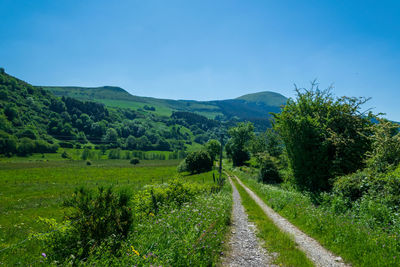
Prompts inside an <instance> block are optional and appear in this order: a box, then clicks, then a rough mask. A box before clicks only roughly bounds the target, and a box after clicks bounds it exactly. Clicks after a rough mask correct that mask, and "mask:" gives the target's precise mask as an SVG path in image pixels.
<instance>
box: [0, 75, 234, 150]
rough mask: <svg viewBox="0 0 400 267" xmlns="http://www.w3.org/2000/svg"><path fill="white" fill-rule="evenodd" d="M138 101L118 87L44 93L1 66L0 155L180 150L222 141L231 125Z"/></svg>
mask: <svg viewBox="0 0 400 267" xmlns="http://www.w3.org/2000/svg"><path fill="white" fill-rule="evenodd" d="M51 88H52V89H51ZM52 91H55V93H56V95H57V96H61V97H57V96H55V95H54V94H52V93H51V92H52ZM71 96H73V97H71ZM91 97H92V98H91ZM101 97H103V100H104V101H127V105H129V106H131V105H132V103H133V104H134V103H136V104H140V105H143V104H145V105H144V106H141V108H138V109H133V108H124V107H120V106H117V107H113V106H112V105H111V106H110V105H104V104H102V103H99V102H101V101H97V99H100V98H101ZM110 98H111V99H110ZM114 98H123V99H128V100H118V99H114ZM137 98H138V97H135V96H131V95H130V94H128V93H126V91H124V90H123V89H121V88H117V87H99V88H90V89H82V88H78V87H62V88H61V87H46V89H44V88H43V87H39V86H32V85H30V84H29V83H26V82H24V81H21V80H19V79H17V78H15V77H13V76H11V75H8V74H7V73H5V72H4V69H1V68H0V154H3V155H7V156H12V155H14V154H18V155H21V156H25V155H29V154H32V153H47V152H56V151H57V150H58V148H59V147H60V146H61V147H64V148H72V147H75V148H80V147H85V146H89V147H93V146H95V147H98V148H101V147H104V146H105V147H106V148H108V149H114V148H115V149H117V148H120V149H128V150H141V151H148V150H163V151H182V150H187V149H190V148H192V147H198V146H200V144H203V143H205V142H207V141H208V140H209V139H211V138H218V137H217V131H218V130H220V129H221V128H224V127H225V128H226V127H227V126H224V125H223V124H222V123H221V122H218V121H215V120H211V119H208V118H206V117H204V116H202V115H197V114H193V113H190V112H174V113H171V116H159V115H158V114H157V113H155V112H156V109H155V107H154V106H152V105H151V104H154V105H155V104H158V103H161V104H160V106H161V105H164V107H167V105H168V103H169V100H165V101H164V100H157V99H155V100H154V101H153V102H151V101H146V102H138V101H136V102H135V100H134V99H136V100H137ZM91 99H94V100H96V101H91ZM142 99H144V100H146V99H149V98H139V100H142ZM172 102H173V103H177V102H175V101H172ZM115 103H117V104H118V103H120V102H115ZM178 103H179V102H178ZM181 105H183V104H181ZM159 108H160V107H159V106H157V109H159ZM194 115H196V116H194Z"/></svg>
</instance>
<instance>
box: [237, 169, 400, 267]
mask: <svg viewBox="0 0 400 267" xmlns="http://www.w3.org/2000/svg"><path fill="white" fill-rule="evenodd" d="M234 173H235V174H236V175H237V176H238V177H240V179H241V180H242V182H243V183H244V184H245V185H246V186H248V187H249V188H250V189H252V190H253V191H254V192H255V193H256V194H257V195H258V196H259V197H260V198H261V199H262V200H264V202H265V203H266V204H267V205H268V206H270V207H271V208H273V209H274V210H275V211H276V212H278V213H279V214H281V215H282V216H283V217H285V218H286V219H288V220H289V221H290V222H291V223H293V224H294V225H296V226H297V227H299V228H300V229H301V230H302V231H303V232H305V233H306V234H308V235H310V236H311V237H313V238H315V239H316V240H318V241H319V242H320V243H321V244H322V245H323V246H324V247H326V248H327V249H329V250H331V251H332V252H334V253H335V254H337V255H340V256H341V257H343V259H344V260H346V261H348V262H351V263H352V265H353V266H399V265H400V249H399V248H400V231H399V230H400V229H399V225H398V224H396V226H394V225H390V224H389V225H373V224H371V223H370V222H371V220H374V218H376V216H377V215H378V214H379V213H381V212H383V210H380V208H379V207H377V206H374V203H373V202H369V203H368V204H369V207H365V206H364V207H360V209H359V210H357V209H354V210H348V211H347V212H346V213H342V212H339V211H338V210H336V206H335V205H330V204H329V202H328V201H327V202H325V203H322V204H320V205H315V204H314V202H313V201H314V200H313V197H312V196H310V195H306V194H302V193H301V192H298V191H296V190H294V189H288V188H287V187H285V186H283V187H282V186H278V185H267V184H260V183H259V182H258V171H255V170H253V171H251V169H250V168H242V171H241V170H240V169H239V168H236V169H235V170H234ZM327 198H328V197H327ZM365 204H367V203H365ZM387 215H388V214H387ZM367 218H368V219H369V220H368V219H367Z"/></svg>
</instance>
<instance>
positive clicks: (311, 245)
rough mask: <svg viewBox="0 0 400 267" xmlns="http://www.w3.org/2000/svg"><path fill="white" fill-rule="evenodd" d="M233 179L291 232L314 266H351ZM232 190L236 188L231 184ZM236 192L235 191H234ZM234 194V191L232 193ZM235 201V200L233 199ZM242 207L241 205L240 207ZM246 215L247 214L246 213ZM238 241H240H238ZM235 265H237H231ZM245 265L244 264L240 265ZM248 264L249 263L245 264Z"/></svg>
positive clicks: (277, 223) (278, 222)
mask: <svg viewBox="0 0 400 267" xmlns="http://www.w3.org/2000/svg"><path fill="white" fill-rule="evenodd" d="M234 177H235V179H236V180H237V181H238V182H239V184H240V185H241V186H243V188H244V189H245V190H246V191H247V193H248V194H249V195H250V196H251V198H253V199H254V201H255V202H256V203H257V204H258V205H259V206H260V207H261V208H262V209H263V211H264V213H265V214H266V215H267V216H268V217H269V218H270V219H271V220H272V221H273V222H274V223H275V225H277V226H278V227H279V228H280V229H281V230H282V231H284V232H287V233H289V234H291V235H292V236H293V237H294V240H295V242H296V243H297V245H298V246H299V249H301V250H302V251H304V252H305V253H306V255H307V257H308V258H309V259H310V260H312V261H313V262H314V264H315V265H316V266H323V267H325V266H327V267H328V266H329V267H331V266H332V267H337V266H338V267H342V266H351V265H348V264H345V263H344V262H343V260H342V258H340V257H338V256H335V255H334V254H333V253H332V252H330V251H328V250H326V249H325V248H324V247H322V246H321V245H320V244H319V243H318V242H317V241H316V240H315V239H313V238H311V237H309V236H307V235H306V234H304V233H303V232H302V231H300V230H299V229H298V228H296V227H295V226H294V225H292V224H291V223H290V222H289V221H287V220H286V219H285V218H283V217H282V216H280V215H279V214H278V213H276V212H275V211H274V210H272V209H271V208H270V207H268V206H267V205H266V204H265V203H264V201H263V200H261V199H260V198H259V197H258V196H257V195H256V194H255V193H254V192H253V191H251V190H250V189H249V188H247V187H246V186H245V185H244V184H243V183H242V182H241V181H240V179H239V178H237V177H236V176H234ZM233 188H234V192H235V190H236V188H235V187H234V186H233ZM236 193H237V191H236ZM234 195H235V193H234ZM234 203H235V201H234ZM242 209H243V207H242ZM246 217H247V215H246ZM238 242H240V241H238ZM232 266H237V265H232ZM240 266H246V265H240ZM247 266H249V265H247ZM258 266H265V265H258Z"/></svg>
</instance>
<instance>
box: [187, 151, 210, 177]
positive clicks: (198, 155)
mask: <svg viewBox="0 0 400 267" xmlns="http://www.w3.org/2000/svg"><path fill="white" fill-rule="evenodd" d="M185 162H186V169H187V171H189V172H190V173H201V172H206V171H210V170H211V168H212V166H213V161H212V160H211V157H210V155H209V154H208V152H206V151H203V150H200V151H195V152H192V153H190V154H189V155H187V157H186V159H185Z"/></svg>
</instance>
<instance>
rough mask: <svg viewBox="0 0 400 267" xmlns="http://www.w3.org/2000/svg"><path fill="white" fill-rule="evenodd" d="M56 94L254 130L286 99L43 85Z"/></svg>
mask: <svg viewBox="0 0 400 267" xmlns="http://www.w3.org/2000/svg"><path fill="white" fill-rule="evenodd" d="M43 88H45V89H47V90H50V91H51V92H53V93H54V94H55V95H57V96H68V97H74V98H77V99H81V100H91V101H96V102H100V103H103V104H105V105H106V106H109V107H120V108H130V109H134V110H140V111H141V110H143V111H146V112H149V113H153V114H157V115H161V116H171V115H172V114H173V112H177V111H184V112H193V113H197V114H200V115H203V116H205V117H207V118H209V119H217V120H219V121H229V120H238V121H243V120H247V121H252V122H253V123H255V124H256V127H257V129H259V130H265V128H267V127H269V125H270V124H269V118H270V112H279V111H280V107H281V106H282V105H284V104H285V103H286V100H287V99H286V98H285V97H284V96H282V95H281V94H278V93H274V92H259V93H255V94H248V95H244V96H241V97H238V98H236V99H228V100H215V101H195V100H172V99H158V98H151V97H141V96H134V95H131V94H129V93H128V92H127V91H125V90H124V89H122V88H120V87H111V86H104V87H57V86H49V87H43Z"/></svg>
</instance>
